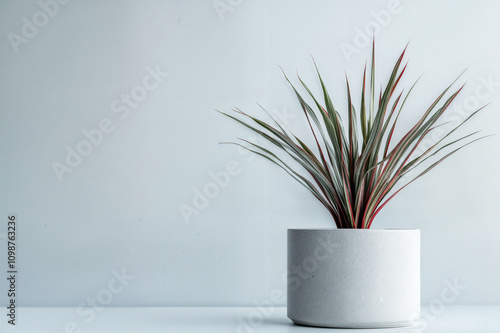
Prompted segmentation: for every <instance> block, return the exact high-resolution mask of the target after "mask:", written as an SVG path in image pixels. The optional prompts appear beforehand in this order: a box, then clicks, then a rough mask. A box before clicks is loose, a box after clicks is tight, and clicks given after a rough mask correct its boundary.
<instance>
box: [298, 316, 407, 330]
mask: <svg viewBox="0 0 500 333" xmlns="http://www.w3.org/2000/svg"><path fill="white" fill-rule="evenodd" d="M290 319H291V320H292V322H293V323H294V324H295V325H299V326H312V327H323V328H396V327H407V326H412V325H415V324H416V323H417V320H412V321H403V322H387V323H384V322H376V323H333V322H332V323H327V322H325V323H317V322H309V321H303V320H295V319H292V318H290Z"/></svg>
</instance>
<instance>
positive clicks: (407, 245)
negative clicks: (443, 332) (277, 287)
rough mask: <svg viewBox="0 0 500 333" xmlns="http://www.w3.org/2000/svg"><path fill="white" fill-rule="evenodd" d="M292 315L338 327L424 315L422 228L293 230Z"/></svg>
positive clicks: (392, 323)
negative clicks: (420, 229) (421, 299)
mask: <svg viewBox="0 0 500 333" xmlns="http://www.w3.org/2000/svg"><path fill="white" fill-rule="evenodd" d="M288 317H289V318H290V319H291V320H292V321H293V322H294V323H296V324H299V325H308V326H320V327H338V328H382V327H399V326H409V325H412V324H414V323H415V321H417V320H418V319H419V317H420V231H419V230H405V229H379V230H377V229H368V230H367V229H288Z"/></svg>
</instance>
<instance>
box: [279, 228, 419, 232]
mask: <svg viewBox="0 0 500 333" xmlns="http://www.w3.org/2000/svg"><path fill="white" fill-rule="evenodd" d="M287 230H289V231H339V232H353V231H356V232H359V231H363V232H370V231H374V232H376V231H379V232H380V231H420V229H417V228H380V229H362V228H359V229H354V228H342V229H339V228H288V229H287Z"/></svg>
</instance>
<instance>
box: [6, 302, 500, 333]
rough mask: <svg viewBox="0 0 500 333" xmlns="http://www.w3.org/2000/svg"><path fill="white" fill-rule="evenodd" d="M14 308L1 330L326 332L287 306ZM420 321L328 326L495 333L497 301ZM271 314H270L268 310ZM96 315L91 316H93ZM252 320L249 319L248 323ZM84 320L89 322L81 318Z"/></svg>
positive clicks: (499, 319)
mask: <svg viewBox="0 0 500 333" xmlns="http://www.w3.org/2000/svg"><path fill="white" fill-rule="evenodd" d="M76 310H77V309H76V308H18V309H17V324H16V326H12V325H8V324H7V317H6V316H5V314H4V315H2V318H1V321H2V322H1V323H0V328H1V330H0V332H2V333H3V332H5V333H9V332H23V333H24V332H26V333H28V332H29V333H37V332H51V333H60V332H67V333H69V332H75V333H76V332H79V333H83V332H176V333H177V332H179V333H182V332H203V333H210V332H217V333H221V332H235V333H240V332H245V333H250V332H252V333H257V332H273V333H278V332H280V333H284V332H325V329H321V328H312V327H304V326H296V325H293V324H292V322H291V321H290V320H289V319H288V318H287V317H286V308H282V307H279V308H278V307H277V308H274V309H272V310H270V311H269V312H266V313H265V314H264V315H263V314H262V313H261V312H259V311H258V310H257V308H255V307H140V308H139V307H120V308H118V307H109V308H102V309H99V310H101V312H97V311H95V310H93V309H92V308H85V309H80V310H81V311H86V312H85V313H80V314H78V313H77V312H76ZM423 311H424V313H426V315H425V316H424V318H426V319H422V320H420V322H419V323H417V324H416V325H413V326H411V327H406V328H392V329H374V330H372V329H360V330H357V329H345V330H342V329H330V330H331V331H335V332H349V333H356V332H363V333H369V332H379V333H380V332H414V333H417V332H428V333H435V332H440V333H444V332H446V333H455V332H468V333H482V332H496V333H500V305H498V306H496V305H495V306H492V305H479V306H475V305H474V306H473V305H446V306H445V307H444V308H438V309H429V308H427V307H423ZM271 312H272V313H271ZM91 313H93V314H95V316H94V317H92V314H91ZM248 318H251V320H253V321H251V322H249V321H248ZM86 320H88V322H86Z"/></svg>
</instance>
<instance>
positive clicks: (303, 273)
mask: <svg viewBox="0 0 500 333" xmlns="http://www.w3.org/2000/svg"><path fill="white" fill-rule="evenodd" d="M405 51H406V48H405V49H404V51H403V52H402V53H401V55H400V56H399V58H398V59H397V61H396V63H395V65H394V68H393V69H392V72H391V74H390V76H389V78H388V81H387V84H386V85H385V87H383V88H381V90H380V93H379V95H378V96H376V95H375V93H376V91H375V43H373V48H372V53H371V68H370V71H369V74H368V76H367V66H366V65H365V68H364V74H363V86H362V90H361V102H360V105H359V109H358V110H357V111H356V110H355V107H354V103H353V101H352V99H351V92H350V86H349V82H348V80H347V78H346V86H347V88H346V89H347V112H346V115H341V114H340V113H339V112H338V111H337V109H335V107H334V105H333V103H332V100H331V98H330V95H329V93H328V90H327V88H326V87H325V84H324V81H323V79H322V76H321V75H320V71H319V70H318V67H317V66H316V63H314V66H315V68H316V72H317V75H318V79H319V83H320V84H321V98H318V97H316V95H315V94H313V93H312V91H311V90H310V89H309V87H308V86H307V85H306V84H305V83H304V82H303V81H302V80H301V79H300V77H299V78H298V80H299V82H300V84H301V85H302V87H303V89H304V91H305V92H306V93H307V95H309V97H308V98H309V99H310V102H306V100H305V98H304V97H303V96H302V95H301V93H299V91H298V89H296V87H295V86H294V85H293V84H292V83H291V81H290V80H289V79H288V78H287V76H286V75H285V74H284V75H285V78H286V80H287V81H288V83H289V84H290V86H291V88H292V89H293V91H294V92H295V95H296V97H297V99H298V101H299V104H300V106H301V109H302V110H303V113H304V115H305V117H304V118H305V121H306V124H307V126H308V128H309V129H310V133H311V138H310V139H311V141H312V142H313V145H311V144H309V145H308V144H306V142H307V140H306V139H304V138H299V137H297V136H295V135H294V134H292V133H290V132H289V131H287V130H286V129H285V128H284V127H283V126H282V125H280V124H279V122H278V121H276V120H272V121H265V120H262V119H259V118H257V117H254V116H251V115H249V114H247V113H245V112H243V111H241V110H240V109H235V110H233V111H234V114H233V113H231V114H229V113H223V112H221V113H222V114H224V115H225V116H227V117H229V118H231V119H233V120H235V121H237V122H238V123H240V124H242V125H244V126H245V127H246V128H248V129H250V130H251V131H253V132H255V133H257V134H259V135H260V136H261V137H262V138H263V139H265V141H267V143H269V144H270V146H271V147H272V148H270V147H265V146H263V145H260V144H257V143H253V142H249V141H247V140H242V142H239V143H238V142H236V143H234V142H232V144H236V145H240V146H242V147H244V148H245V149H248V150H249V151H251V152H253V153H255V154H257V155H260V156H262V157H263V158H265V159H267V160H269V161H270V162H272V163H273V164H275V165H277V166H278V167H280V168H281V169H283V170H284V171H285V172H287V173H288V174H289V175H290V176H291V177H292V178H293V179H294V180H296V181H297V182H298V183H300V184H301V185H302V186H304V187H305V188H306V189H307V190H309V191H310V192H311V194H312V195H313V196H314V197H315V198H316V199H317V200H319V201H320V202H321V204H323V206H324V207H325V208H326V209H327V210H328V212H329V213H330V215H331V217H332V219H333V221H334V223H335V225H336V228H332V229H289V230H288V268H289V276H288V299H287V306H288V317H289V318H290V319H291V320H292V321H293V322H294V323H296V324H302V325H310V326H322V327H345V328H367V327H373V328H375V327H397V326H408V325H411V324H413V323H414V322H415V321H416V320H418V318H419V316H420V234H419V230H417V229H415V230H404V229H371V226H372V223H373V221H374V219H375V217H376V216H377V214H378V213H379V212H380V210H381V209H382V208H384V207H385V206H386V204H387V203H388V202H389V201H390V200H391V199H392V198H393V197H394V196H395V195H396V194H398V193H399V192H400V191H401V190H402V189H404V188H406V187H407V186H408V185H409V184H411V183H412V182H414V181H415V180H417V179H419V178H420V177H422V176H423V175H425V174H427V173H428V172H429V171H430V170H432V169H433V168H434V167H435V166H437V165H438V164H440V163H441V162H442V161H444V160H445V159H447V158H448V157H449V156H451V155H453V154H454V153H456V152H457V151H458V150H460V149H461V148H463V147H464V146H466V145H468V144H470V143H472V142H474V141H476V140H479V139H481V137H480V138H477V137H476V134H477V132H474V133H470V134H467V135H464V136H461V137H459V138H455V139H451V137H450V135H451V134H453V133H454V132H455V131H456V130H457V129H459V128H460V127H461V126H462V125H463V124H464V123H465V122H467V121H468V120H469V119H471V117H473V116H474V115H476V114H477V112H479V110H481V109H478V110H476V111H475V112H473V113H471V114H470V116H469V117H468V118H466V119H465V120H463V121H462V122H460V123H458V124H453V126H449V125H450V124H446V123H442V120H443V114H444V113H445V111H446V110H447V109H448V107H449V105H450V104H451V103H452V102H453V100H454V99H455V98H456V96H457V95H458V94H459V93H460V91H461V89H462V88H459V89H458V90H456V91H454V92H452V93H449V90H450V89H451V87H452V86H453V85H454V83H455V82H456V80H455V81H454V82H453V83H452V84H451V85H450V86H448V87H447V88H446V89H445V90H444V91H443V92H442V93H441V94H439V95H438V96H437V98H436V100H435V101H434V102H433V103H432V104H431V105H430V107H429V108H428V109H426V110H425V111H423V112H422V113H421V115H420V118H419V119H418V121H417V122H416V123H415V124H414V126H413V127H411V128H410V129H409V130H408V132H406V134H405V135H403V136H402V137H401V138H399V139H396V136H395V135H394V133H395V129H396V128H397V126H398V119H399V117H400V115H401V113H402V110H403V109H404V105H405V103H406V101H407V99H408V97H409V96H410V94H411V92H412V90H413V88H414V86H415V84H416V83H417V82H418V80H417V82H415V83H414V84H413V85H412V86H411V87H410V89H409V90H408V91H406V92H403V91H401V90H400V89H399V86H398V84H399V83H400V80H401V78H402V76H403V74H404V72H405V69H406V65H403V58H404V55H405ZM367 80H368V81H369V82H368V83H367V82H366V81H367ZM367 86H369V89H368V88H367ZM264 111H265V110H264ZM266 113H267V112H266ZM342 116H346V117H347V121H346V122H343V121H342ZM445 125H448V127H446V126H445ZM437 128H439V129H440V131H441V132H442V133H443V134H442V136H441V138H439V139H437V140H435V141H433V142H432V143H431V144H430V145H428V146H425V147H423V145H422V143H424V142H425V140H427V139H428V138H429V137H430V135H431V134H433V133H434V131H436V129H437ZM290 161H291V162H292V163H294V165H292V164H291V163H290ZM297 167H298V168H300V170H302V171H305V172H299V171H298V170H297Z"/></svg>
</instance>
